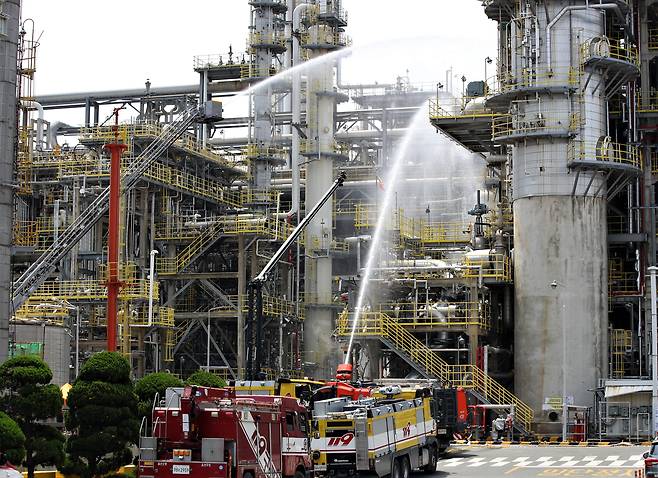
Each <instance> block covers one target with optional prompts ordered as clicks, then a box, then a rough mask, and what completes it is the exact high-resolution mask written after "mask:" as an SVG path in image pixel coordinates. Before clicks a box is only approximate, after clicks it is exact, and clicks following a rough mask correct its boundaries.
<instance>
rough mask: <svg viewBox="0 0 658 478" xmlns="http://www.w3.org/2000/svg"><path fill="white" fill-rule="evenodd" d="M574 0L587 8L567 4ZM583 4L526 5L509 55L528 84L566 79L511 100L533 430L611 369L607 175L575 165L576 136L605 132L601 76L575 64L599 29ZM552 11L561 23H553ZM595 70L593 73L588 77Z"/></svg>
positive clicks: (519, 311)
mask: <svg viewBox="0 0 658 478" xmlns="http://www.w3.org/2000/svg"><path fill="white" fill-rule="evenodd" d="M574 4H582V6H583V8H582V9H573V8H572V9H567V10H564V9H565V8H566V7H569V6H574ZM584 6H585V2H584V1H582V2H573V1H566V0H564V1H563V0H547V1H546V10H545V9H544V8H539V9H537V11H536V12H535V13H536V15H537V17H536V22H535V19H534V18H532V15H531V13H532V12H530V11H529V12H526V13H527V14H529V19H528V20H527V21H524V22H519V23H518V24H517V25H516V26H515V27H513V28H516V29H517V32H516V33H517V35H513V36H514V38H515V39H516V40H515V41H518V42H520V43H519V44H518V45H512V50H513V51H517V52H522V53H521V54H517V57H516V58H515V59H514V61H513V62H512V64H513V65H514V70H513V71H514V74H515V75H516V77H517V78H526V79H525V80H522V81H527V82H528V83H529V84H533V82H534V83H542V82H544V83H546V84H547V85H548V87H549V88H555V87H557V86H562V87H563V91H564V92H563V93H561V94H555V93H554V92H553V93H551V92H548V91H541V89H538V90H536V91H533V92H532V94H528V95H526V96H522V97H517V98H516V102H514V103H512V104H511V105H510V112H511V129H513V130H515V131H514V134H516V139H514V140H512V141H511V142H510V144H512V145H513V173H514V183H513V186H514V187H513V190H514V204H513V208H514V257H515V260H514V286H515V318H514V321H515V322H514V323H515V326H514V331H515V336H514V339H515V340H514V342H515V346H514V354H515V368H514V372H515V380H514V383H515V393H516V394H517V395H518V396H519V398H521V399H522V400H523V401H525V402H526V403H527V404H529V405H530V406H531V407H532V408H533V410H534V412H535V427H534V430H535V431H537V432H540V433H542V432H547V433H550V432H559V429H560V426H561V425H560V421H559V420H560V413H553V414H551V413H550V410H545V407H544V406H543V405H544V403H545V402H546V400H547V399H555V398H558V399H559V398H563V397H566V398H567V399H568V400H570V401H571V400H572V402H573V403H574V404H576V405H584V406H591V405H592V402H593V395H592V392H591V391H590V390H591V389H593V388H595V387H596V386H597V384H598V380H599V379H600V378H604V377H605V376H606V375H605V374H606V366H605V364H606V356H607V339H606V328H607V256H608V254H607V242H606V199H605V193H606V185H605V183H604V181H605V178H604V176H603V175H600V174H597V173H595V172H592V171H582V172H581V173H580V176H579V180H578V181H577V182H575V177H576V173H575V172H574V171H571V170H570V169H569V159H570V156H572V155H573V154H574V153H573V151H574V147H575V145H579V144H583V145H585V146H584V148H585V150H587V151H591V152H593V151H594V149H595V145H596V143H597V141H598V140H599V138H600V137H602V136H605V135H606V125H605V109H604V106H605V103H604V101H605V99H604V97H603V96H602V95H600V94H596V93H595V92H594V91H593V88H595V85H598V84H599V82H600V81H604V80H603V79H602V78H601V77H600V74H599V72H597V71H592V72H589V71H588V72H587V75H582V76H581V77H579V73H578V72H580V71H581V65H580V62H581V55H580V48H581V45H582V44H583V43H584V42H585V41H586V40H587V39H589V38H592V37H597V36H600V35H601V34H602V31H601V29H602V24H603V21H602V12H601V10H597V9H593V8H589V9H585V8H584ZM563 10H564V11H563ZM546 13H548V15H549V19H550V20H548V21H547V18H546ZM553 20H555V24H554V25H553V26H552V27H550V28H547V25H548V22H549V21H553ZM513 23H514V22H513ZM548 31H550V37H551V38H550V45H551V48H550V52H549V49H548V48H547V45H548V43H549V38H548V36H549V35H548V33H547V32H548ZM537 36H539V38H540V43H539V45H540V48H539V52H538V54H537V55H536V54H535V51H534V50H533V49H528V48H525V46H524V45H525V44H522V43H521V42H523V41H524V40H523V39H524V37H526V40H527V41H530V42H535V41H536V38H537ZM515 47H518V48H517V49H516V50H515ZM523 52H525V53H523ZM549 54H550V58H549ZM533 64H534V66H532V65H533ZM529 67H530V68H531V69H535V71H536V74H535V75H533V77H531V79H530V80H527V78H528V76H527V74H526V75H525V77H524V73H523V72H524V71H527V69H528V68H529ZM590 73H591V74H592V78H591V79H590V80H589V82H586V78H588V77H589V75H590ZM534 78H536V80H535V79H534ZM586 84H587V85H588V86H587V87H585V85H586ZM583 88H585V89H584V90H583ZM572 157H573V156H572ZM574 184H576V187H575V189H574ZM595 195H596V197H595Z"/></svg>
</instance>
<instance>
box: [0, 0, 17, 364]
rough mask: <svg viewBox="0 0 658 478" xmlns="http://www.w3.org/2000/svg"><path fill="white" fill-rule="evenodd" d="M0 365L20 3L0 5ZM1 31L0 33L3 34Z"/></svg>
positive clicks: (4, 348)
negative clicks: (0, 26)
mask: <svg viewBox="0 0 658 478" xmlns="http://www.w3.org/2000/svg"><path fill="white" fill-rule="evenodd" d="M0 10H1V11H0V22H2V24H3V25H4V29H0V31H2V33H0V362H3V361H4V360H5V359H6V358H7V352H8V350H9V348H8V344H9V317H10V316H11V313H10V307H9V301H10V296H9V291H10V288H11V239H12V238H11V234H12V229H13V228H12V217H13V189H12V188H13V186H12V184H13V182H14V159H15V154H16V153H15V151H16V149H15V146H16V137H17V135H16V55H17V51H18V23H19V18H20V10H21V2H20V0H5V1H3V2H0ZM3 30H4V31H3Z"/></svg>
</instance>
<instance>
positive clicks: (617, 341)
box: [610, 329, 633, 378]
mask: <svg viewBox="0 0 658 478" xmlns="http://www.w3.org/2000/svg"><path fill="white" fill-rule="evenodd" d="M632 346H633V338H632V335H631V331H630V330H626V329H612V330H611V331H610V358H611V363H612V370H611V371H610V373H611V376H612V378H623V377H624V376H625V375H626V364H627V363H628V358H627V357H628V355H627V354H628V352H630V351H631V349H632Z"/></svg>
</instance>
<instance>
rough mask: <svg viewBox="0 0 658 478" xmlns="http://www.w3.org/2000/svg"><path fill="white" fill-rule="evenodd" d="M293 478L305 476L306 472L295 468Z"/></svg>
mask: <svg viewBox="0 0 658 478" xmlns="http://www.w3.org/2000/svg"><path fill="white" fill-rule="evenodd" d="M295 478H306V473H304V472H302V471H300V470H297V471H296V472H295Z"/></svg>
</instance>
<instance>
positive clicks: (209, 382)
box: [185, 370, 226, 388]
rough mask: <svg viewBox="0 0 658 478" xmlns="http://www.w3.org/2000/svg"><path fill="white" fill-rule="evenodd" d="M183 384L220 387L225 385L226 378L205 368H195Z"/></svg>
mask: <svg viewBox="0 0 658 478" xmlns="http://www.w3.org/2000/svg"><path fill="white" fill-rule="evenodd" d="M185 385H199V386H201V387H215V388H222V387H226V380H224V379H223V378H221V377H218V376H217V375H215V374H213V373H210V372H206V371H205V370H197V371H196V372H194V373H193V374H192V375H190V376H189V377H188V378H187V380H186V381H185Z"/></svg>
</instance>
